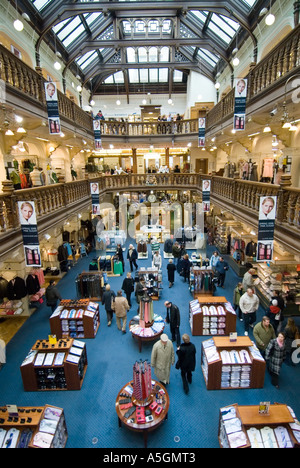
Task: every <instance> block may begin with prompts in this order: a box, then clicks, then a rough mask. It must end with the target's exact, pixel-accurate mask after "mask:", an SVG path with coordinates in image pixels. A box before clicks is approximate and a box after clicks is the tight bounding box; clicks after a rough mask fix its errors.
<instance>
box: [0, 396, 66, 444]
mask: <svg viewBox="0 0 300 468" xmlns="http://www.w3.org/2000/svg"><path fill="white" fill-rule="evenodd" d="M12 411H13V412H12ZM67 438H68V431H67V427H66V421H65V416H64V411H63V409H62V408H57V407H55V406H50V405H45V406H40V407H17V408H16V412H15V409H14V408H12V407H7V406H3V407H1V408H0V448H64V447H65V445H66V442H67Z"/></svg>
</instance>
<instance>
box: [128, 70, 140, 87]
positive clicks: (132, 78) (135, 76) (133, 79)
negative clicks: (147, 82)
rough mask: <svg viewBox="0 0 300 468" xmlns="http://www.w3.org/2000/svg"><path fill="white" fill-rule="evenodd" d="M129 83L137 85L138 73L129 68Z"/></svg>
mask: <svg viewBox="0 0 300 468" xmlns="http://www.w3.org/2000/svg"><path fill="white" fill-rule="evenodd" d="M128 75H129V82H130V83H139V71H138V70H136V69H135V68H130V69H129V70H128Z"/></svg>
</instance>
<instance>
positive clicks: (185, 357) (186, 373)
mask: <svg viewBox="0 0 300 468" xmlns="http://www.w3.org/2000/svg"><path fill="white" fill-rule="evenodd" d="M182 341H183V343H181V345H180V346H179V347H178V348H177V351H176V354H177V356H178V363H176V368H178V369H180V370H181V378H182V383H183V390H184V392H185V393H186V394H188V393H189V384H191V383H192V372H193V371H194V370H195V367H196V348H195V345H193V343H191V342H190V337H189V335H187V334H186V333H185V334H184V335H182Z"/></svg>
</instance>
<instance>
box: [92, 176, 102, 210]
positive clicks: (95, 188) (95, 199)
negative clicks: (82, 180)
mask: <svg viewBox="0 0 300 468" xmlns="http://www.w3.org/2000/svg"><path fill="white" fill-rule="evenodd" d="M90 187H91V196H92V213H93V214H94V215H98V214H100V203H99V184H98V182H91V184H90Z"/></svg>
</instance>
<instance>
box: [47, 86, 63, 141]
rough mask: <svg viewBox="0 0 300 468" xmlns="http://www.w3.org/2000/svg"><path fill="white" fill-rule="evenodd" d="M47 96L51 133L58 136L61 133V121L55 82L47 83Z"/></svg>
mask: <svg viewBox="0 0 300 468" xmlns="http://www.w3.org/2000/svg"><path fill="white" fill-rule="evenodd" d="M45 95H46V102H47V112H48V124H49V133H51V135H57V134H60V133H61V128H60V119H59V112H58V100H57V88H56V84H55V83H53V81H47V82H46V83H45Z"/></svg>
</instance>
